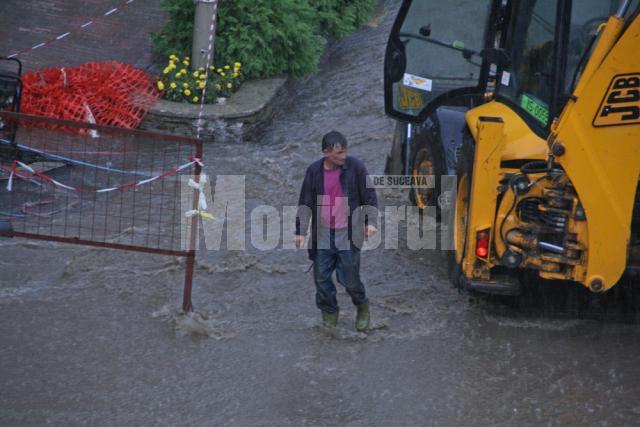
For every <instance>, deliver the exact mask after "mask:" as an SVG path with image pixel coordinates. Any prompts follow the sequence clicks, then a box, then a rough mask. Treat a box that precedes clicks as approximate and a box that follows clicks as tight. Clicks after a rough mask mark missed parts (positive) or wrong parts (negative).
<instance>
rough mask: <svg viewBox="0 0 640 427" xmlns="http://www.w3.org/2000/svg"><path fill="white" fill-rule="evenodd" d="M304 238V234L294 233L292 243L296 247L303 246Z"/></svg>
mask: <svg viewBox="0 0 640 427" xmlns="http://www.w3.org/2000/svg"><path fill="white" fill-rule="evenodd" d="M304 240H305V237H304V236H300V235H298V234H296V235H295V236H293V243H295V245H296V248H301V247H303V246H304Z"/></svg>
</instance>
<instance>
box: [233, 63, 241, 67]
mask: <svg viewBox="0 0 640 427" xmlns="http://www.w3.org/2000/svg"><path fill="white" fill-rule="evenodd" d="M233 66H234V67H236V68H240V67H242V64H241V63H239V62H236V63H235V64H233Z"/></svg>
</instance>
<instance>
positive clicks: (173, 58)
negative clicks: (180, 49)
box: [169, 55, 178, 61]
mask: <svg viewBox="0 0 640 427" xmlns="http://www.w3.org/2000/svg"><path fill="white" fill-rule="evenodd" d="M169 59H170V60H172V61H174V60H176V59H178V57H177V56H175V55H169Z"/></svg>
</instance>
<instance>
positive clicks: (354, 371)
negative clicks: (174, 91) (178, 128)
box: [0, 1, 640, 426]
mask: <svg viewBox="0 0 640 427" xmlns="http://www.w3.org/2000/svg"><path fill="white" fill-rule="evenodd" d="M399 3H400V2H399V1H385V2H383V6H381V7H380V8H379V10H378V11H377V13H376V16H375V17H374V18H373V19H372V21H371V22H370V23H369V24H368V25H367V26H365V27H364V28H363V29H361V30H360V31H358V32H357V33H355V34H353V35H352V36H350V37H347V38H345V39H343V40H340V41H337V42H334V43H332V44H331V46H330V47H329V49H328V51H327V53H326V55H325V57H324V59H323V62H322V63H321V66H320V69H319V71H318V72H317V74H314V75H312V76H309V77H307V78H304V79H302V80H300V81H293V82H290V83H289V87H288V92H287V96H286V99H282V100H280V101H279V102H280V105H279V108H278V113H277V114H276V116H275V117H274V119H273V122H272V123H271V125H270V126H269V127H268V129H267V130H266V132H265V134H264V135H263V136H262V138H261V139H260V140H259V141H255V142H252V143H245V144H240V143H224V144H223V143H215V144H209V145H206V146H205V156H204V159H205V164H206V167H205V171H206V172H207V173H208V174H209V175H211V176H216V175H246V194H247V200H246V210H247V218H249V215H250V212H251V211H252V210H253V209H254V208H255V207H256V206H259V205H272V206H275V207H277V208H278V209H280V208H281V207H283V206H293V205H296V204H297V200H298V191H299V188H300V185H301V183H302V179H303V177H304V172H305V169H306V167H307V165H308V164H309V163H311V162H312V161H313V160H315V159H317V158H319V157H320V155H321V151H320V140H321V138H322V136H323V135H324V134H325V133H326V132H328V131H330V130H332V129H336V130H339V131H341V132H342V133H344V134H345V136H346V137H347V139H348V140H349V149H350V154H351V155H354V156H355V157H358V158H360V159H362V160H363V161H364V162H365V164H366V165H367V167H368V169H369V172H370V173H372V174H382V173H383V170H384V162H385V157H386V153H387V151H388V148H389V145H390V139H391V136H392V134H393V129H394V122H393V121H392V120H390V119H389V118H387V117H386V116H385V115H384V111H383V91H382V62H383V58H384V50H385V44H386V39H387V34H388V32H389V28H390V27H391V24H392V22H393V18H394V16H395V13H396V10H397V7H398V5H399ZM378 196H379V199H380V204H381V210H382V211H383V210H384V206H395V205H401V204H404V203H405V202H406V200H407V194H406V193H402V192H395V193H389V194H386V193H385V194H383V193H381V192H379V193H378ZM247 223H249V220H248V219H247ZM398 240H399V243H400V248H399V249H397V250H385V249H384V245H381V246H380V247H378V248H377V249H373V250H370V251H365V252H364V253H363V255H362V277H363V281H364V283H365V285H366V287H367V291H368V294H369V297H370V299H371V310H372V322H373V330H372V331H370V332H369V333H366V334H364V333H357V332H356V331H355V329H354V319H355V309H354V307H353V306H352V305H351V302H350V300H349V297H348V295H347V294H346V293H345V292H344V289H343V288H341V287H339V288H338V290H339V292H338V301H339V303H340V306H341V313H340V320H339V324H338V329H337V330H336V331H333V332H331V331H327V330H325V329H323V328H322V327H321V326H320V313H319V312H318V310H317V309H316V308H315V304H314V286H313V278H312V275H311V273H307V270H308V268H309V265H310V263H309V261H308V259H307V253H306V251H304V250H298V251H294V250H290V249H283V248H282V247H281V246H279V248H278V249H276V250H272V251H267V252H264V251H259V250H257V249H255V248H252V247H251V245H249V244H247V250H246V251H227V250H223V251H214V250H211V251H206V250H203V251H199V252H198V255H197V264H196V274H195V278H194V294H193V302H194V306H195V313H194V314H193V315H190V316H182V315H180V314H179V306H180V303H181V301H180V299H181V294H182V286H183V278H184V262H183V260H179V259H174V258H171V257H163V256H154V255H144V254H138V253H127V252H121V251H114V250H107V249H95V248H86V247H79V246H78V247H77V246H70V245H61V244H54V243H47V242H37V241H27V240H20V239H12V240H10V239H2V240H0V344H1V346H0V425H6V426H20V425H44V424H54V425H77V424H97V425H105V424H108V425H177V424H180V425H194V426H200V425H234V426H263V425H264V426H267V425H282V426H300V425H341V426H342V425H347V426H372V425H376V426H378V425H379V426H408V425H419V426H423V425H454V426H461V425H500V426H516V425H517V426H521V425H598V426H623V425H637V424H638V419H640V327H639V326H638V323H637V322H636V321H635V318H629V316H620V317H622V318H618V316H614V315H606V314H605V315H603V316H600V314H598V313H601V312H600V311H598V310H596V314H595V315H592V314H590V313H591V312H590V311H589V307H588V302H584V301H581V299H580V298H582V295H583V294H582V293H580V292H579V291H576V292H575V294H577V295H579V296H580V297H579V298H577V299H578V302H575V303H573V302H571V301H569V302H565V301H564V299H563V298H565V297H566V295H565V294H566V292H565V293H562V292H556V291H555V290H553V289H552V290H551V291H549V292H548V293H544V294H542V295H538V296H537V297H536V298H529V299H526V298H524V299H522V300H520V301H515V302H514V301H511V300H493V299H489V298H478V297H475V296H472V295H469V294H461V293H459V292H458V291H457V290H456V289H454V288H453V287H452V286H451V285H450V284H449V281H448V271H447V261H446V254H445V253H443V252H440V251H436V250H422V251H413V250H410V249H408V248H407V244H406V240H407V239H406V232H405V226H404V225H403V226H402V227H401V229H400V233H399V237H398ZM249 242H250V236H249V230H247V243H249ZM549 286H550V285H547V287H549ZM557 286H560V285H557ZM553 298H556V299H555V300H553V301H551V299H553ZM581 304H583V305H585V306H587V308H584V307H582V306H581ZM576 305H577V306H578V307H577V308H576ZM585 312H586V313H587V314H586V315H585ZM601 317H603V318H601Z"/></svg>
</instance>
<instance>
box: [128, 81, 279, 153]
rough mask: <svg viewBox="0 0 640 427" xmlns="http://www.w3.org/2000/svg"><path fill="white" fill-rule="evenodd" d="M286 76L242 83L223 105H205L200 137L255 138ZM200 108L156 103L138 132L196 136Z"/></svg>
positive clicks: (165, 102) (205, 139)
mask: <svg viewBox="0 0 640 427" xmlns="http://www.w3.org/2000/svg"><path fill="white" fill-rule="evenodd" d="M287 81H288V78H287V77H274V78H269V79H264V80H250V81H247V82H244V83H243V84H242V85H241V86H240V89H239V90H238V91H237V92H236V93H234V94H233V96H232V97H231V98H229V99H227V101H226V102H225V103H224V104H210V105H205V106H204V110H203V114H202V119H203V121H204V124H203V125H202V128H203V129H202V131H201V133H200V136H201V138H202V139H203V140H204V141H205V142H213V141H218V142H245V141H251V140H254V139H255V138H256V137H258V136H259V133H260V131H261V130H262V128H263V126H264V124H265V122H267V121H268V120H269V119H270V118H271V116H272V114H273V104H274V102H273V101H274V100H275V99H276V98H277V97H278V96H279V95H280V94H282V93H283V92H284V88H285V84H286V83H287ZM199 114H200V105H194V104H186V103H179V102H171V101H166V100H160V101H158V102H157V103H156V104H155V105H154V106H153V107H151V109H150V110H149V112H148V113H147V116H146V117H145V119H144V120H143V122H142V123H141V124H140V129H143V130H153V131H158V132H164V133H172V134H177V135H186V136H196V133H197V128H196V124H197V120H198V116H199Z"/></svg>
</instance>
